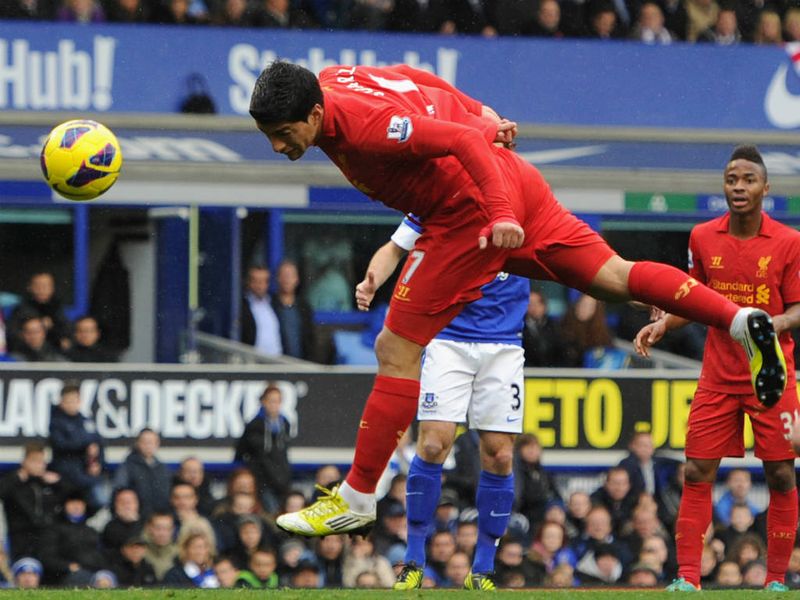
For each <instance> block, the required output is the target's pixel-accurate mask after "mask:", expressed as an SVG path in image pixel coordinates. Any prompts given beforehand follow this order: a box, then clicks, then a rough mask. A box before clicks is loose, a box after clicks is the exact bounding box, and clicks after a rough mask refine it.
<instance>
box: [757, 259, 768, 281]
mask: <svg viewBox="0 0 800 600" xmlns="http://www.w3.org/2000/svg"><path fill="white" fill-rule="evenodd" d="M771 260H772V256H762V257H761V258H759V259H758V271H756V277H758V278H759V279H765V278H766V277H767V269H769V261H771Z"/></svg>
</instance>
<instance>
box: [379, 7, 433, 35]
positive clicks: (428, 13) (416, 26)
mask: <svg viewBox="0 0 800 600" xmlns="http://www.w3.org/2000/svg"><path fill="white" fill-rule="evenodd" d="M387 4H388V3H387ZM393 4H394V7H393V8H392V9H391V13H390V14H389V16H388V19H387V22H386V29H388V30H390V31H402V32H413V33H437V32H438V31H440V30H441V28H442V26H443V25H444V22H445V21H446V20H447V15H448V7H447V3H446V2H445V1H444V0H430V1H429V2H419V1H418V0H394V3H393Z"/></svg>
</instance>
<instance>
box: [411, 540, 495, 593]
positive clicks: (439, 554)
mask: <svg viewBox="0 0 800 600" xmlns="http://www.w3.org/2000/svg"><path fill="white" fill-rule="evenodd" d="M501 549H502V545H501V547H500V549H499V550H498V554H497V558H498V560H499V558H500V552H501ZM455 551H456V540H455V537H453V534H452V533H450V532H449V531H435V532H434V533H433V535H432V536H431V539H430V542H429V543H428V564H427V565H426V566H425V576H426V577H430V578H431V579H432V580H433V581H435V582H436V587H442V586H443V585H445V583H446V581H447V578H446V577H445V568H446V567H447V561H448V560H450V557H451V556H453V554H454V553H455Z"/></svg>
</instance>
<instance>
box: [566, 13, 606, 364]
mask: <svg viewBox="0 0 800 600" xmlns="http://www.w3.org/2000/svg"><path fill="white" fill-rule="evenodd" d="M618 27H619V25H618V23H617V13H616V11H615V10H614V6H613V4H611V2H610V1H603V0H601V1H600V2H597V3H596V6H594V7H592V8H591V9H590V13H589V37H590V38H595V39H600V40H610V39H611V38H613V37H616V35H615V34H616V31H617V29H618ZM585 297H586V298H591V296H585ZM592 300H594V299H592ZM594 302H597V301H596V300H594ZM585 303H588V304H591V302H588V301H585ZM567 314H569V313H567ZM590 317H591V315H590ZM565 320H566V319H565ZM565 341H566V340H565ZM595 341H596V340H595ZM574 342H575V340H573V343H574ZM595 345H596V344H595ZM567 347H568V348H569V345H568V346H567ZM577 350H578V351H579V352H581V354H580V356H579V357H580V358H581V360H582V359H583V354H582V352H583V350H585V348H577ZM575 366H581V365H580V364H577V365H575Z"/></svg>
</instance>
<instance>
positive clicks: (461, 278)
mask: <svg viewBox="0 0 800 600" xmlns="http://www.w3.org/2000/svg"><path fill="white" fill-rule="evenodd" d="M319 82H320V86H321V87H322V90H323V94H324V103H325V113H324V117H323V124H322V136H321V138H320V139H319V140H318V141H317V145H318V146H319V147H320V148H321V149H322V150H323V151H324V152H325V153H326V154H327V155H328V157H329V158H330V159H331V160H332V161H333V162H334V163H335V164H336V165H337V166H338V167H339V169H340V170H341V171H342V173H343V174H344V175H345V177H347V179H348V180H349V181H350V182H351V183H352V184H353V186H355V187H356V188H358V189H359V190H361V191H362V192H364V193H365V194H366V195H368V196H369V197H371V198H373V199H375V200H379V201H380V202H383V203H384V204H386V205H387V206H390V207H392V208H395V209H397V210H399V211H401V212H402V213H414V214H415V215H417V216H419V217H420V218H421V219H422V220H423V222H424V223H425V232H424V234H423V235H422V237H420V239H419V240H418V241H417V243H416V245H415V252H414V253H413V254H412V255H411V256H410V257H409V260H408V261H407V262H406V264H405V267H404V269H403V272H402V273H401V275H400V277H399V279H398V283H397V286H396V287H395V290H394V293H393V295H392V301H391V310H390V311H389V315H388V317H387V321H386V325H387V327H388V328H389V329H391V330H392V331H394V332H395V333H397V334H398V335H401V336H402V337H405V338H406V339H409V340H412V341H414V342H417V343H418V344H420V345H426V344H427V343H428V342H429V341H430V340H431V339H432V338H433V337H434V336H435V335H436V333H438V331H439V330H440V329H441V328H442V327H444V326H445V325H446V324H447V323H448V322H449V321H450V320H451V319H452V318H453V317H454V316H455V315H456V314H458V312H459V311H460V310H461V308H462V307H463V306H464V304H466V303H468V302H471V301H473V300H476V299H477V298H479V297H480V287H481V286H482V285H483V284H485V283H487V282H489V281H491V280H492V279H493V278H494V277H495V276H496V274H497V272H498V271H500V270H501V269H503V268H504V265H506V268H508V269H511V270H512V272H514V273H516V274H520V275H524V276H528V277H535V278H539V279H554V280H556V281H560V282H562V283H565V284H566V285H569V286H571V287H575V288H578V289H582V290H586V289H587V288H588V287H589V284H590V283H591V281H592V279H593V278H594V276H595V275H596V273H597V271H598V270H599V269H600V267H601V266H602V265H603V264H604V263H605V262H606V261H607V260H608V259H609V258H610V257H611V256H613V255H614V252H613V250H611V249H610V248H609V247H608V245H607V244H606V243H605V241H604V240H603V239H602V238H601V237H600V236H599V235H598V234H597V233H596V232H594V231H592V230H591V228H589V226H588V225H586V224H585V223H583V222H582V221H580V220H579V219H577V218H576V217H575V216H573V215H572V214H571V213H569V211H567V210H566V209H564V208H563V207H562V206H561V205H560V204H559V203H558V202H557V201H556V199H555V197H554V196H553V194H552V192H551V190H550V187H549V186H548V184H547V182H546V181H545V180H544V178H543V177H542V176H541V174H540V173H539V172H538V171H537V170H536V169H535V168H534V167H533V166H532V165H530V164H529V163H527V162H525V161H524V160H522V159H521V158H519V157H518V156H517V155H516V154H514V153H513V152H511V151H509V150H506V149H505V148H498V147H495V146H493V145H492V142H493V141H494V138H495V135H496V133H497V126H496V125H495V124H494V123H492V122H491V121H489V120H488V119H482V118H481V117H480V114H481V107H482V105H481V104H480V103H479V102H477V101H475V100H473V99H471V98H469V97H468V96H466V95H465V94H463V93H461V92H459V91H458V90H456V89H455V88H453V87H452V86H449V84H447V83H446V82H444V81H442V80H440V79H439V78H437V77H435V76H432V75H429V74H427V73H424V72H421V71H417V70H414V69H410V68H408V67H405V66H397V67H388V68H374V67H361V66H359V67H345V66H337V67H329V68H327V69H324V70H323V71H322V72H321V73H320V75H319ZM487 148H488V149H489V152H487ZM503 220H505V221H515V222H518V223H519V224H520V225H521V226H522V227H523V228H524V230H525V243H524V245H523V247H522V248H519V249H516V250H513V251H511V250H504V249H500V248H496V247H494V246H492V245H491V244H490V246H489V247H488V248H486V249H485V250H478V235H479V232H480V231H481V230H482V229H484V228H485V227H486V226H487V225H488V224H490V223H492V222H497V221H503Z"/></svg>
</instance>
